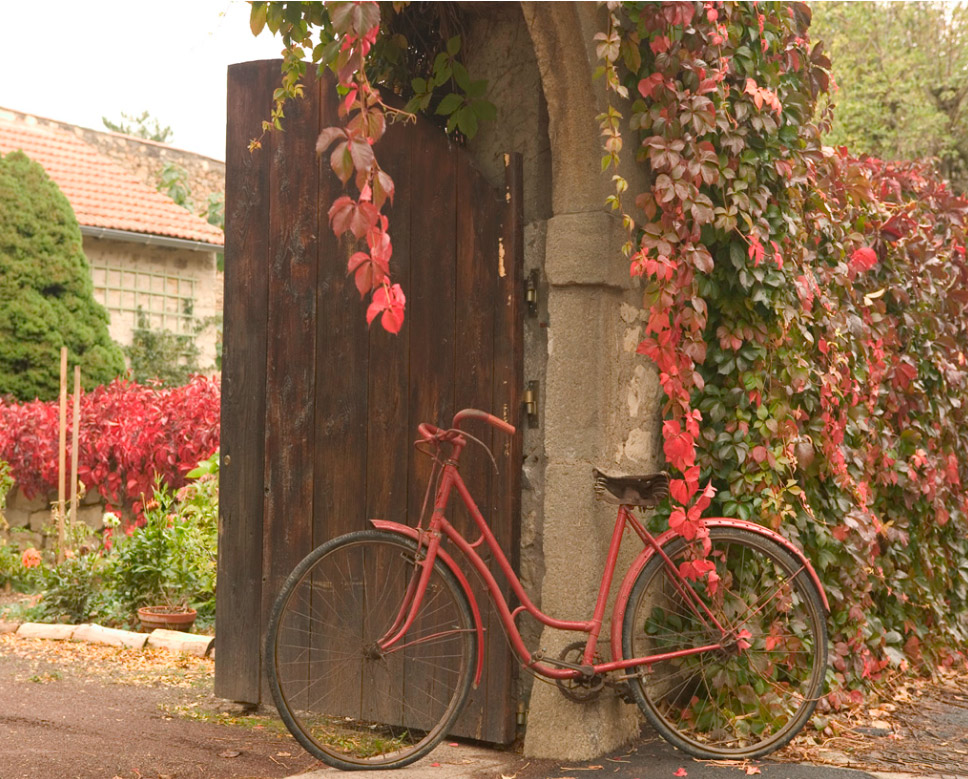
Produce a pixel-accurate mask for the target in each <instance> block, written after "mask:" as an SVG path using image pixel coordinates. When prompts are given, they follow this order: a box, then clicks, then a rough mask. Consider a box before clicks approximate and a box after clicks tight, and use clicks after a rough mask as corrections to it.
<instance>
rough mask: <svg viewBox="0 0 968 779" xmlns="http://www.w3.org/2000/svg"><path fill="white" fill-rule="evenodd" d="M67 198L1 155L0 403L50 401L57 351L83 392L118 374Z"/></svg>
mask: <svg viewBox="0 0 968 779" xmlns="http://www.w3.org/2000/svg"><path fill="white" fill-rule="evenodd" d="M81 246H82V244H81V232H80V228H79V227H78V224H77V219H76V217H75V216H74V212H73V210H72V209H71V205H70V203H69V202H68V201H67V198H66V197H64V195H63V194H62V193H61V191H60V190H59V189H58V188H57V185H56V184H55V183H54V182H53V181H51V180H50V179H49V178H48V177H47V174H46V173H45V172H44V169H43V168H42V167H41V166H40V165H38V164H37V163H35V162H32V161H31V160H30V159H28V158H27V156H26V155H24V154H23V153H22V152H11V153H10V154H7V155H6V156H0V396H2V395H6V394H11V395H14V396H15V397H17V398H19V399H21V400H32V399H34V398H41V399H50V398H54V397H56V396H57V394H58V390H59V386H60V349H61V347H62V346H66V347H67V349H68V360H69V362H70V364H71V365H77V364H79V365H81V367H82V375H83V377H84V383H85V385H87V386H89V387H93V386H96V385H99V384H104V383H106V382H108V381H110V380H111V379H113V378H114V377H115V376H118V375H119V374H122V373H124V370H125V368H124V356H123V355H122V353H121V349H120V348H119V347H118V345H117V344H115V343H114V342H113V341H112V340H111V337H110V335H109V334H108V316H107V313H106V312H105V310H104V308H103V307H102V306H101V305H100V304H98V303H97V302H96V301H95V300H94V297H93V288H92V283H91V272H90V267H89V266H88V262H87V258H86V257H85V256H84V252H83V250H82V248H81Z"/></svg>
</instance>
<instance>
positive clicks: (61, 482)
mask: <svg viewBox="0 0 968 779" xmlns="http://www.w3.org/2000/svg"><path fill="white" fill-rule="evenodd" d="M59 441H60V447H59V449H58V452H57V562H58V563H61V562H63V561H64V498H65V493H66V489H65V481H66V480H67V474H66V473H65V472H64V471H65V468H66V465H67V463H66V459H67V457H66V453H65V451H64V450H65V449H66V448H67V347H66V346H62V347H61V364H60V439H59Z"/></svg>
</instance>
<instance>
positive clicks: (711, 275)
mask: <svg viewBox="0 0 968 779" xmlns="http://www.w3.org/2000/svg"><path fill="white" fill-rule="evenodd" d="M809 22H810V11H809V8H808V7H807V6H806V5H805V4H800V3H793V4H779V3H709V2H706V3H661V4H651V3H642V4H637V3H625V4H621V5H619V4H617V3H615V4H609V5H608V22H607V26H606V28H605V30H604V31H603V32H602V33H600V34H599V35H598V36H597V45H598V56H599V58H600V60H601V67H600V69H599V72H600V73H601V74H602V75H603V76H604V78H605V83H606V86H607V88H608V89H609V90H611V91H612V92H613V93H614V94H615V95H616V96H617V97H618V98H620V99H619V100H615V101H613V105H612V106H611V107H610V108H609V109H608V110H607V111H606V112H605V113H603V114H602V115H601V116H600V122H601V129H602V134H603V137H604V138H605V142H604V151H605V154H604V156H603V168H604V169H608V168H610V167H612V166H616V167H617V164H618V161H619V156H620V155H621V154H622V153H635V154H636V158H637V160H638V161H639V162H640V163H642V164H643V165H644V166H645V169H646V171H647V172H648V178H649V182H650V183H649V186H648V187H646V188H645V189H643V190H642V191H640V192H634V191H631V190H630V188H629V184H628V182H627V181H626V180H625V179H623V178H622V177H621V176H619V175H617V174H616V175H615V176H614V177H613V180H614V181H615V185H616V188H615V194H614V195H613V196H612V197H611V198H609V204H610V206H611V207H612V208H613V209H615V210H617V211H619V212H620V213H622V215H623V220H624V223H625V226H626V228H627V229H628V242H627V243H626V246H625V251H626V254H627V256H628V257H629V262H630V272H631V274H632V275H633V276H639V277H641V278H642V279H643V285H644V300H643V306H644V308H645V309H646V310H647V311H648V312H649V315H648V320H647V323H646V330H645V337H644V339H643V340H642V342H641V344H640V345H639V349H638V351H639V352H640V353H641V354H643V355H645V356H647V357H649V358H650V359H651V360H652V361H653V362H654V363H655V365H656V367H657V369H658V371H659V381H660V384H661V386H662V389H663V391H664V393H665V396H666V404H665V409H664V422H663V427H662V435H663V449H664V453H665V455H666V459H667V461H668V463H669V465H670V466H671V467H672V469H673V471H674V478H673V479H672V484H671V490H670V492H671V501H670V502H671V505H670V507H669V514H668V521H669V524H670V526H671V527H673V528H674V529H676V530H677V531H678V532H679V533H681V534H683V535H685V536H687V537H696V536H697V535H698V536H701V535H702V533H703V525H702V516H703V515H704V514H706V515H709V514H713V513H721V514H724V515H728V516H738V517H742V518H746V519H752V520H754V521H757V522H760V523H762V524H765V525H768V526H770V527H772V528H774V529H777V530H779V531H780V532H781V533H783V534H784V535H786V536H788V537H790V538H793V539H795V540H796V541H797V542H798V543H800V544H801V545H802V546H803V547H804V548H805V549H806V551H807V554H808V556H809V557H811V559H813V560H814V561H815V562H816V564H817V567H818V568H819V570H820V572H821V575H822V577H823V579H824V585H825V587H826V588H827V591H828V594H829V595H830V596H831V601H832V605H833V615H832V622H833V628H834V632H833V639H834V645H833V649H834V652H833V654H834V661H833V665H834V671H835V673H834V677H833V679H832V682H833V684H832V692H831V694H830V696H829V702H830V705H833V706H838V705H841V704H842V703H845V702H847V701H850V700H858V699H859V697H860V695H861V692H860V690H861V688H862V687H863V686H864V685H865V684H866V683H867V680H869V679H877V678H880V677H881V676H882V675H883V674H884V673H885V672H886V671H888V670H889V669H890V668H891V667H896V666H902V667H904V666H907V665H908V664H912V663H921V662H922V661H924V660H926V659H928V658H926V657H925V649H926V644H928V645H932V646H931V651H932V652H933V655H932V658H931V659H933V660H938V659H948V660H950V658H951V655H950V654H946V652H947V650H948V649H949V648H950V647H952V646H957V645H962V646H963V645H964V644H965V642H966V641H968V559H966V553H968V544H966V541H965V537H966V532H965V531H966V524H968V513H966V508H968V506H966V500H965V496H964V494H963V490H962V488H961V481H962V476H961V474H962V470H963V464H962V457H961V455H960V453H961V452H962V451H964V444H965V440H964V438H965V433H964V432H963V431H964V422H965V419H964V414H963V411H962V408H963V405H964V402H965V401H966V400H968V398H966V394H965V390H966V385H965V376H966V372H965V359H966V358H965V353H966V352H968V330H966V327H965V305H966V303H968V294H966V293H965V292H964V289H965V280H966V279H965V273H966V272H968V268H966V265H965V250H964V213H965V211H964V209H965V208H966V206H968V203H966V202H965V201H963V200H959V199H957V198H955V197H954V196H953V195H952V194H951V193H950V192H949V191H948V190H947V188H946V187H945V185H944V184H943V182H941V181H940V180H939V179H938V178H937V177H936V175H935V174H934V173H933V172H932V171H931V169H930V168H929V167H928V166H926V165H914V164H910V165H899V164H898V165H894V164H888V163H883V162H881V161H878V160H872V159H863V160H858V159H854V158H851V157H850V156H849V154H848V153H847V152H846V150H832V149H829V148H824V147H823V146H822V143H821V138H822V131H823V129H824V127H825V125H826V123H827V122H828V121H829V116H827V115H826V114H820V115H819V116H818V115H817V102H818V97H819V96H821V95H822V94H823V93H824V92H825V91H826V90H827V88H828V68H829V65H830V63H829V61H828V60H827V59H826V57H825V56H824V55H823V53H822V47H821V46H820V45H815V44H811V42H810V41H809V39H808V36H807V31H808V27H809ZM620 111H621V112H624V113H625V114H626V116H622V115H621V113H620ZM623 120H624V121H626V122H627V124H626V125H623ZM623 126H627V127H629V128H631V130H632V131H633V132H634V134H635V138H634V152H623V145H625V143H626V141H627V140H628V139H626V138H623V137H622V132H621V128H622V127H623ZM701 572H702V571H701V569H700V570H698V571H696V572H695V573H701Z"/></svg>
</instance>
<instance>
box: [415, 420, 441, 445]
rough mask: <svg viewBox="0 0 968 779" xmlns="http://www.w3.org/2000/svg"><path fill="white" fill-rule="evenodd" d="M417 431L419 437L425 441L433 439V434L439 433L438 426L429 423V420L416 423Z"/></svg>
mask: <svg viewBox="0 0 968 779" xmlns="http://www.w3.org/2000/svg"><path fill="white" fill-rule="evenodd" d="M417 433H419V434H420V437H421V438H423V439H424V440H425V441H433V440H434V436H436V435H438V434H439V433H440V428H439V427H436V426H435V425H432V424H430V423H429V422H421V423H420V424H419V425H417Z"/></svg>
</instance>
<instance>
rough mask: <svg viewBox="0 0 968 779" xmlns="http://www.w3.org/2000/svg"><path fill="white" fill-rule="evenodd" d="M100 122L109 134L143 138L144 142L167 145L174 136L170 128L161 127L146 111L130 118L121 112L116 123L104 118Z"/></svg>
mask: <svg viewBox="0 0 968 779" xmlns="http://www.w3.org/2000/svg"><path fill="white" fill-rule="evenodd" d="M101 121H102V122H103V123H104V126H105V127H107V128H108V129H109V130H110V131H111V132H115V133H122V134H124V135H133V136H135V137H136V138H144V139H145V140H146V141H157V142H158V143H168V141H170V140H171V138H172V136H173V135H174V132H173V130H172V129H171V127H168V126H166V127H162V126H161V122H159V121H158V120H157V119H155V118H154V117H153V116H151V114H149V113H148V112H147V111H142V112H141V115H140V116H130V115H129V114H126V113H125V112H124V111H122V112H121V120H120V121H119V122H117V123H115V122H112V121H111V120H110V119H108V118H107V117H106V116H102V117H101Z"/></svg>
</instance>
